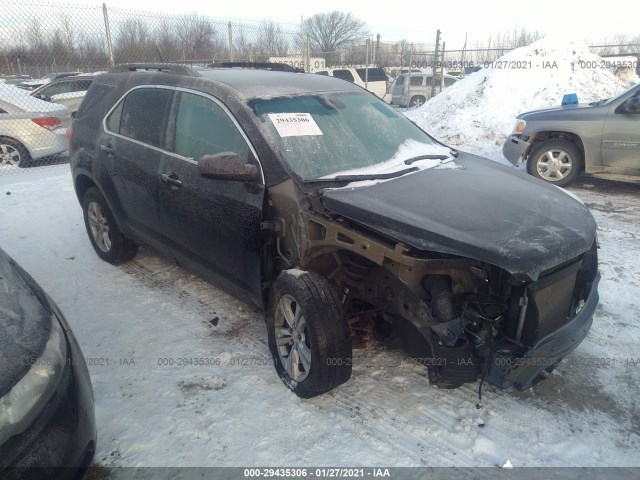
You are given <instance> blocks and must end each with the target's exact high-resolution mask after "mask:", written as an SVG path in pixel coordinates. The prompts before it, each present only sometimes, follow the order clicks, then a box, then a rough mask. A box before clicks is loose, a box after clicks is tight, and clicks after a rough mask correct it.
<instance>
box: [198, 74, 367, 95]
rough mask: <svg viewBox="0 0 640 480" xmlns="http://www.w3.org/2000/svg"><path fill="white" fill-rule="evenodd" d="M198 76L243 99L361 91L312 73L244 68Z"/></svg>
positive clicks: (358, 88) (345, 83)
mask: <svg viewBox="0 0 640 480" xmlns="http://www.w3.org/2000/svg"><path fill="white" fill-rule="evenodd" d="M198 73H200V75H201V77H202V78H206V79H208V80H214V81H216V82H218V83H222V84H225V85H227V86H228V87H230V88H232V89H234V90H236V91H237V92H238V94H239V95H240V96H242V97H244V98H256V97H278V96H282V95H300V94H305V93H316V92H325V91H344V90H361V88H360V87H358V86H356V85H354V84H352V83H350V82H347V81H344V80H340V79H336V78H331V77H326V76H323V75H315V74H312V73H292V72H274V71H268V70H254V69H245V68H216V69H210V70H200V71H199V72H198Z"/></svg>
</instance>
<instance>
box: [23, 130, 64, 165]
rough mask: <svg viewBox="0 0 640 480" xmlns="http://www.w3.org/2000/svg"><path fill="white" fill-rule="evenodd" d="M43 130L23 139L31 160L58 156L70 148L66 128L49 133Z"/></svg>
mask: <svg viewBox="0 0 640 480" xmlns="http://www.w3.org/2000/svg"><path fill="white" fill-rule="evenodd" d="M40 128H41V127H40ZM42 130H43V131H42V132H39V133H38V134H36V135H29V136H26V137H25V138H23V139H22V143H24V146H25V147H27V150H29V153H30V154H31V158H33V159H34V160H36V159H39V158H42V157H47V156H49V155H57V154H59V153H62V152H64V151H65V150H67V149H68V148H69V146H68V145H67V137H66V129H65V128H62V127H61V128H58V129H56V130H54V131H48V130H46V129H44V128H43V129H42Z"/></svg>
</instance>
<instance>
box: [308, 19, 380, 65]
mask: <svg viewBox="0 0 640 480" xmlns="http://www.w3.org/2000/svg"><path fill="white" fill-rule="evenodd" d="M304 26H305V30H306V33H307V35H308V36H309V40H310V42H311V48H312V49H313V51H314V52H316V53H317V54H320V55H323V56H324V57H325V59H326V61H327V63H329V62H331V61H333V60H335V59H336V58H337V57H336V53H337V52H339V51H344V50H345V49H346V48H348V47H351V46H353V45H355V44H356V43H360V42H363V41H364V40H365V37H366V36H367V35H368V34H369V32H368V30H367V26H366V24H365V23H364V22H363V21H362V20H359V19H357V18H355V17H354V16H353V15H351V12H348V13H345V12H340V11H337V10H335V11H333V12H329V13H316V14H315V15H312V16H311V17H309V18H307V19H306V20H305V22H304Z"/></svg>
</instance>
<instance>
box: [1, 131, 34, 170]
mask: <svg viewBox="0 0 640 480" xmlns="http://www.w3.org/2000/svg"><path fill="white" fill-rule="evenodd" d="M32 164H33V160H32V158H31V154H30V153H29V150H27V148H26V147H25V146H24V145H22V144H21V143H20V142H19V141H17V140H14V139H13V138H6V137H5V138H0V166H3V165H13V166H15V167H19V168H25V167H30V166H31V165H32Z"/></svg>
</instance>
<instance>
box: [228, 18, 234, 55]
mask: <svg viewBox="0 0 640 480" xmlns="http://www.w3.org/2000/svg"><path fill="white" fill-rule="evenodd" d="M229 60H230V61H232V62H233V61H234V52H233V27H232V26H231V22H229Z"/></svg>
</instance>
